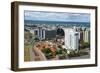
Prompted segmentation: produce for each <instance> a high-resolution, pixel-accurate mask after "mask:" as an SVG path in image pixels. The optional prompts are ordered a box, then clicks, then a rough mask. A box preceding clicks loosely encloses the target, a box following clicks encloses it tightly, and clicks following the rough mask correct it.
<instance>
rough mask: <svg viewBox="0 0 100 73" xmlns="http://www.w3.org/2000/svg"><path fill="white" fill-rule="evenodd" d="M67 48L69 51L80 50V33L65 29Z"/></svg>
mask: <svg viewBox="0 0 100 73" xmlns="http://www.w3.org/2000/svg"><path fill="white" fill-rule="evenodd" d="M64 31H65V46H66V48H67V49H72V50H78V49H79V32H77V31H76V30H75V28H74V29H72V28H65V29H64Z"/></svg>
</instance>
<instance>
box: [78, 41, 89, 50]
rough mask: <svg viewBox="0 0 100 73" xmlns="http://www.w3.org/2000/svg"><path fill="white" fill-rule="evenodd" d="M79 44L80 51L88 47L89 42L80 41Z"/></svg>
mask: <svg viewBox="0 0 100 73" xmlns="http://www.w3.org/2000/svg"><path fill="white" fill-rule="evenodd" d="M80 44H81V46H80V48H81V49H84V48H89V47H90V43H89V42H84V41H81V42H80Z"/></svg>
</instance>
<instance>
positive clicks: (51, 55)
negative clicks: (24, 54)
mask: <svg viewBox="0 0 100 73" xmlns="http://www.w3.org/2000/svg"><path fill="white" fill-rule="evenodd" d="M42 52H43V53H44V54H45V56H46V58H47V59H51V58H53V53H52V51H51V50H50V48H44V49H43V50H42Z"/></svg>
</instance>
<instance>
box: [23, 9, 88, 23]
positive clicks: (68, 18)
mask: <svg viewBox="0 0 100 73" xmlns="http://www.w3.org/2000/svg"><path fill="white" fill-rule="evenodd" d="M24 19H25V20H34V21H61V22H62V21H63V22H90V14H88V13H71V12H70V13H68V12H47V11H27V10H25V11H24Z"/></svg>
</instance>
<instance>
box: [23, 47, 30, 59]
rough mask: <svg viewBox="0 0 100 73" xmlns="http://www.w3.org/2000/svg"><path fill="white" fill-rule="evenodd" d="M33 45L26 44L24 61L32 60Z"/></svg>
mask: <svg viewBox="0 0 100 73" xmlns="http://www.w3.org/2000/svg"><path fill="white" fill-rule="evenodd" d="M30 48H31V45H24V61H30Z"/></svg>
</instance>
